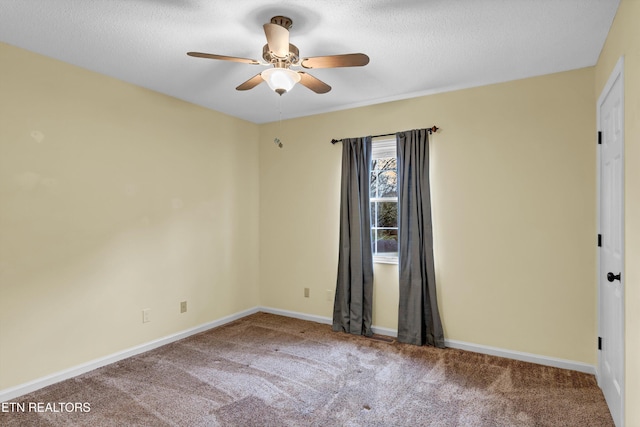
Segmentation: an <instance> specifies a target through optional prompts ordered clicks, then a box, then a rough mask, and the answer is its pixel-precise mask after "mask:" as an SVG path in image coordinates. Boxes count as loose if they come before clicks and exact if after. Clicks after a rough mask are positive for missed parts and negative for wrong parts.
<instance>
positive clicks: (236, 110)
mask: <svg viewBox="0 0 640 427" xmlns="http://www.w3.org/2000/svg"><path fill="white" fill-rule="evenodd" d="M618 4H619V0H396V1H391V0H288V1H287V0H285V1H264V0H233V1H232V0H224V1H215V0H0V41H2V42H5V43H8V44H11V45H14V46H18V47H21V48H24V49H28V50H30V51H33V52H37V53H40V54H43V55H47V56H50V57H53V58H56V59H60V60H62V61H65V62H68V63H71V64H75V65H78V66H80V67H83V68H86V69H89V70H93V71H97V72H99V73H102V74H106V75H108V76H112V77H116V78H118V79H121V80H124V81H126V82H129V83H133V84H136V85H139V86H142V87H145V88H148V89H152V90H155V91H158V92H162V93H165V94H167V95H171V96H174V97H176V98H180V99H183V100H185V101H189V102H192V103H194V104H198V105H201V106H204V107H207V108H211V109H213V110H217V111H221V112H223V113H226V114H229V115H232V116H235V117H240V118H243V119H246V120H249V121H252V122H255V123H265V122H270V121H276V120H278V119H279V112H278V111H279V108H281V109H282V118H283V119H285V118H292V117H300V116H306V115H311V114H316V113H320V112H327V111H335V110H340V109H344V108H350V107H356V106H362V105H369V104H376V103H379V102H383V101H390V100H398V99H404V98H410V97H414V96H420V95H425V94H429V93H436V92H443V91H447V90H452V89H460V88H465V87H473V86H480V85H485V84H490V83H497V82H502V81H509V80H515V79H520V78H525V77H531V76H537V75H543V74H549V73H554V72H559V71H566V70H571V69H576V68H582V67H587V66H592V65H594V64H595V63H596V61H597V59H598V55H599V54H600V51H601V49H602V46H603V43H604V41H605V38H606V36H607V33H608V31H609V28H610V26H611V23H612V21H613V18H614V16H615V12H616V10H617V8H618ZM276 15H285V16H288V17H290V18H292V19H293V27H292V28H291V43H293V44H295V45H296V46H298V48H299V49H300V56H301V57H310V56H321V55H333V54H342V53H358V52H362V53H366V54H367V55H369V57H370V58H371V62H370V63H369V64H368V65H367V66H365V67H354V68H335V69H318V70H309V73H310V74H312V75H314V76H315V77H318V78H319V79H321V80H323V81H324V82H326V83H327V84H329V85H330V86H332V88H333V89H332V90H331V92H329V93H327V94H322V95H318V94H315V93H313V92H311V91H310V90H308V89H306V88H305V87H303V86H301V85H297V86H296V87H295V88H294V89H293V90H292V91H291V92H289V93H287V94H285V95H283V96H282V98H281V99H278V98H279V97H278V95H277V94H276V93H274V92H272V91H271V90H270V89H269V88H268V86H267V85H266V84H264V83H263V84H261V85H259V86H258V87H256V88H255V89H252V90H249V91H246V92H239V91H236V90H235V87H236V86H237V85H239V84H240V83H242V82H243V81H245V80H247V79H248V78H250V77H252V76H253V75H255V74H257V73H258V72H260V71H261V70H262V69H263V68H261V67H262V66H259V65H248V64H241V63H234V62H225V61H216V60H211V59H202V58H192V57H189V56H187V55H186V52H188V51H199V52H208V53H216V54H221V55H229V56H240V57H246V58H254V59H261V55H262V46H263V45H264V44H265V43H266V41H265V36H264V31H263V29H262V24H264V23H267V22H269V20H270V18H271V17H272V16H276ZM0 66H1V65H0ZM280 101H281V105H280V106H279V103H280Z"/></svg>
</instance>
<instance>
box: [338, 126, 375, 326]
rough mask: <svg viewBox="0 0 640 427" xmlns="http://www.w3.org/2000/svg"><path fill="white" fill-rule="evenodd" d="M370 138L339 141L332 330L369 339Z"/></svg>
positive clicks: (370, 292) (370, 263) (370, 313)
mask: <svg viewBox="0 0 640 427" xmlns="http://www.w3.org/2000/svg"><path fill="white" fill-rule="evenodd" d="M370 173H371V137H370V136H368V137H365V138H349V139H343V140H342V181H341V190H340V248H339V255H338V279H337V284H336V294H335V301H334V308H333V330H334V331H343V332H348V333H350V334H356V335H365V336H371V335H373V332H372V331H371V317H372V308H373V254H372V252H371V211H370V206H369V204H370V203H369V180H370Z"/></svg>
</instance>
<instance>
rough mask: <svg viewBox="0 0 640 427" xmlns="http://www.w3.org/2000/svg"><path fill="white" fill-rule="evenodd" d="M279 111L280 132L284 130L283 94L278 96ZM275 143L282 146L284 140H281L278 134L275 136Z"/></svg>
mask: <svg viewBox="0 0 640 427" xmlns="http://www.w3.org/2000/svg"><path fill="white" fill-rule="evenodd" d="M278 113H279V120H278V133H280V131H281V130H282V97H281V96H279V97H278ZM273 143H274V144H276V145H277V146H278V147H280V148H282V141H280V138H278V137H277V136H276V137H275V138H273Z"/></svg>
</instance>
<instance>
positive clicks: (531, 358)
mask: <svg viewBox="0 0 640 427" xmlns="http://www.w3.org/2000/svg"><path fill="white" fill-rule="evenodd" d="M259 310H260V311H262V312H265V313H271V314H278V315H280V316H286V317H293V318H296V319H302V320H309V321H311V322H317V323H325V324H328V325H330V324H332V323H333V321H332V319H331V318H329V317H324V316H315V315H311V314H306V313H299V312H296V311H288V310H280V309H277V308H271V307H260V308H259ZM371 329H372V330H373V332H374V333H376V334H380V335H386V336H390V337H397V336H398V331H397V330H395V329H390V328H382V327H379V326H372V327H371ZM445 345H446V346H447V347H450V348H457V349H460V350H467V351H472V352H474V353H481V354H488V355H491V356H498V357H505V358H507V359H513V360H520V361H523V362H530V363H536V364H538V365H544V366H552V367H554V368H561V369H569V370H572V371H578V372H584V373H587V374H592V375H595V374H596V367H595V366H593V365H588V364H586V363H582V362H575V361H573V360H565V359H558V358H555V357H548V356H541V355H539V354H532V353H524V352H520V351H515V350H505V349H503V348H497V347H489V346H486V345H480V344H473V343H467V342H463V341H457V340H448V339H445Z"/></svg>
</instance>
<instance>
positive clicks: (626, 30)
mask: <svg viewBox="0 0 640 427" xmlns="http://www.w3.org/2000/svg"><path fill="white" fill-rule="evenodd" d="M638 18H640V1H638V0H622V1H621V3H620V7H619V9H618V13H617V14H616V18H615V20H614V22H613V26H612V28H611V31H610V32H609V36H608V37H607V41H606V43H605V46H604V48H603V50H602V53H601V54H600V59H599V60H598V64H597V65H596V67H595V70H596V84H595V95H596V97H597V96H600V94H601V93H602V90H603V88H604V86H605V84H606V82H607V79H608V78H609V75H610V74H611V72H612V71H613V68H614V66H615V65H616V63H617V61H618V59H619V58H620V56H622V55H624V57H625V58H624V65H625V68H624V73H625V80H624V85H625V90H624V97H625V100H624V108H625V117H624V121H625V126H624V134H625V139H624V144H625V166H624V167H625V178H624V186H625V213H624V216H625V267H624V269H625V270H624V272H625V276H624V285H625V346H626V347H625V371H626V372H625V414H626V415H625V419H626V423H625V425H627V426H638V425H640V406H638V402H640V362H639V361H640V26H638Z"/></svg>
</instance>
